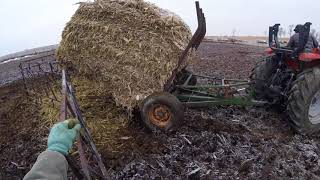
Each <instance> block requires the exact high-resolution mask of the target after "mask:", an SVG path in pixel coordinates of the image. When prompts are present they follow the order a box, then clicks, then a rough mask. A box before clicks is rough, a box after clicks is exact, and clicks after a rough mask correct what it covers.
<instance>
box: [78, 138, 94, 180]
mask: <svg viewBox="0 0 320 180" xmlns="http://www.w3.org/2000/svg"><path fill="white" fill-rule="evenodd" d="M77 147H78V151H79V156H80V163H81V167H82V170H83V173H84V175H85V177H86V179H87V180H91V177H90V173H89V169H88V162H87V160H86V157H85V155H84V154H85V152H84V150H83V146H82V140H81V137H80V134H79V135H78V136H77Z"/></svg>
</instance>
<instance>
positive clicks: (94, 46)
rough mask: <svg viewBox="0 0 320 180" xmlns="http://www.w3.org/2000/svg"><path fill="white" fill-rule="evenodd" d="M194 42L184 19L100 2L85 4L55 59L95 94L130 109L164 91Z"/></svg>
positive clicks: (144, 6) (134, 0)
mask: <svg viewBox="0 0 320 180" xmlns="http://www.w3.org/2000/svg"><path fill="white" fill-rule="evenodd" d="M190 38H191V32H190V29H189V27H188V26H187V25H186V24H185V23H184V22H183V21H182V20H181V18H179V17H178V16H177V15H175V14H173V13H171V12H169V11H166V10H163V9H161V8H159V7H156V6H155V5H153V4H150V3H147V2H145V1H143V0H96V1H93V2H85V3H81V4H80V6H79V8H78V10H77V11H76V13H75V14H74V15H73V17H72V18H71V21H70V22H69V23H67V25H66V27H65V29H64V31H63V34H62V41H61V43H60V46H59V48H58V50H57V59H58V61H60V62H63V63H64V64H65V65H66V66H67V67H72V69H74V70H75V72H76V73H77V76H81V77H83V78H87V79H88V82H86V83H88V84H87V85H86V86H88V85H89V86H90V85H91V88H95V89H99V90H97V91H96V93H102V94H110V95H111V96H112V99H113V101H114V102H115V104H116V105H117V106H122V107H126V108H127V109H132V108H133V107H135V106H137V105H138V103H139V102H140V101H141V100H143V99H144V98H145V97H147V96H148V95H150V94H152V93H154V92H158V91H162V90H163V87H164V84H165V82H166V81H167V80H168V78H169V77H170V76H171V74H172V71H173V69H174V68H176V66H177V62H178V59H179V57H180V55H181V52H182V50H183V49H184V48H185V47H186V46H187V44H188V42H189V40H190ZM91 80H94V82H95V83H92V84H90V82H91ZM95 95H96V96H99V94H95Z"/></svg>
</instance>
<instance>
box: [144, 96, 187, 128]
mask: <svg viewBox="0 0 320 180" xmlns="http://www.w3.org/2000/svg"><path fill="white" fill-rule="evenodd" d="M140 113H141V118H142V120H143V122H144V123H145V125H146V126H147V127H148V128H149V129H151V130H152V131H157V130H160V131H172V130H175V129H176V128H177V127H178V126H179V125H180V123H181V122H182V121H183V118H184V108H183V105H182V104H181V102H180V101H179V100H178V99H177V98H176V97H175V96H174V95H172V94H170V93H167V92H161V93H155V94H152V95H150V96H148V97H147V98H146V99H145V100H144V101H143V102H142V104H141V106H140Z"/></svg>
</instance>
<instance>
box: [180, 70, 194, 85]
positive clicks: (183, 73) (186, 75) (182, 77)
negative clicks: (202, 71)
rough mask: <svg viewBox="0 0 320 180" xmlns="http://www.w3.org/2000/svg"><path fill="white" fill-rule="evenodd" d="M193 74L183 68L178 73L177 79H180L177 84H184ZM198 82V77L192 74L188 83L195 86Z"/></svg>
mask: <svg viewBox="0 0 320 180" xmlns="http://www.w3.org/2000/svg"><path fill="white" fill-rule="evenodd" d="M191 74H193V73H192V72H190V71H188V70H186V69H182V70H181V71H180V72H179V73H178V75H177V81H178V82H177V84H179V85H181V84H183V83H184V82H185V81H186V80H187V79H188V78H189V76H190V75H191ZM196 84H197V77H195V76H192V77H191V79H190V81H189V82H188V85H190V86H194V85H196Z"/></svg>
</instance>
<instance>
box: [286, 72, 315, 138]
mask: <svg viewBox="0 0 320 180" xmlns="http://www.w3.org/2000/svg"><path fill="white" fill-rule="evenodd" d="M318 93H320V68H319V67H317V68H313V69H308V70H306V71H305V72H303V73H301V74H299V75H298V77H297V79H296V80H295V81H294V82H293V85H292V88H291V90H290V92H289V99H288V105H287V114H288V116H289V118H290V122H291V124H292V127H293V128H294V129H295V130H296V131H297V132H299V133H301V134H307V135H311V134H313V133H315V132H318V131H319V130H320V119H318V118H316V119H317V121H316V122H315V121H314V119H310V117H309V109H310V104H311V103H315V102H316V101H317V99H315V95H316V94H317V95H318ZM319 101H320V99H318V102H319Z"/></svg>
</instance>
